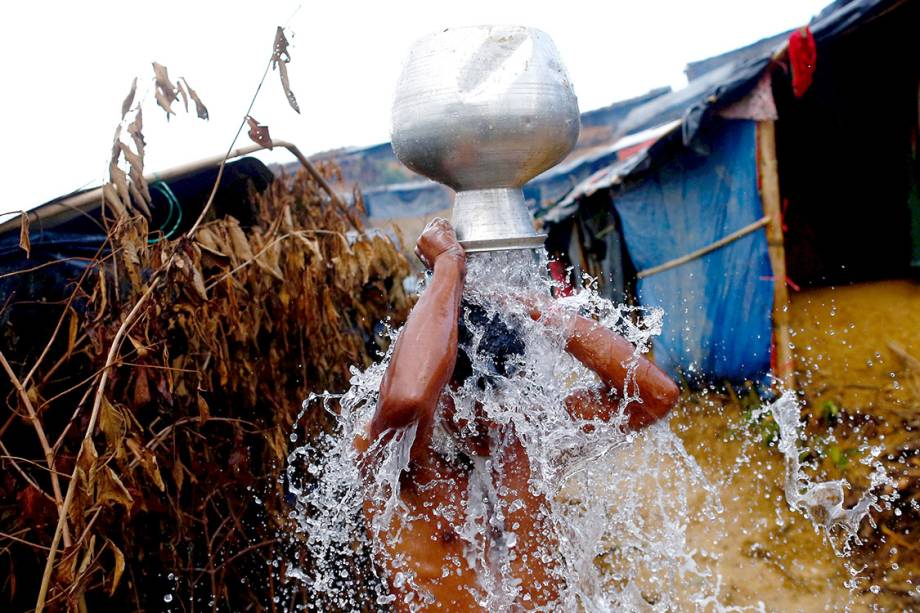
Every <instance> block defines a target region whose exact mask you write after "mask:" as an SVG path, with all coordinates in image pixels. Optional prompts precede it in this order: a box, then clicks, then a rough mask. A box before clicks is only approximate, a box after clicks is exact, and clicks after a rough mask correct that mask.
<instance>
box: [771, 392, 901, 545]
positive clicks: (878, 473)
mask: <svg viewBox="0 0 920 613" xmlns="http://www.w3.org/2000/svg"><path fill="white" fill-rule="evenodd" d="M765 412H769V414H770V415H772V416H773V419H774V420H775V421H776V424H777V426H778V427H779V441H778V444H777V447H778V449H779V451H780V453H782V454H783V457H784V461H785V464H786V478H785V483H784V488H783V489H784V493H785V496H786V502H787V503H788V504H789V506H790V507H791V508H793V509H795V510H797V511H799V512H800V513H802V514H803V515H804V516H805V517H806V518H808V520H809V521H810V522H811V523H812V524H813V525H814V526H815V528H816V529H820V530H822V531H823V532H824V534H825V536H826V537H827V539H828V541H829V542H830V543H831V545H832V546H833V548H834V551H835V552H836V553H837V555H839V556H841V557H845V556H847V555H849V553H850V552H851V549H852V546H853V545H858V544H860V543H861V541H860V539H859V528H860V526H861V525H862V522H863V520H867V521H868V522H870V524H871V525H872V526H873V527H874V526H875V522H874V521H873V519H872V516H871V515H870V512H871V511H873V510H875V511H881V510H883V508H890V505H891V502H893V501H894V497H895V496H896V494H892V495H885V494H878V492H879V490H880V489H882V488H883V487H884V486H886V485H887V486H891V490H892V491H893V492H897V488H896V484H895V482H894V480H893V479H892V478H891V477H890V476H889V475H888V474H887V473H886V471H885V468H884V467H883V466H882V464H881V462H879V461H877V457H878V455H879V453H880V452H881V448H871V449H868V451H869V453H868V454H867V455H866V456H865V457H864V458H863V459H862V460H861V461H862V462H863V463H864V464H866V465H868V466H872V469H873V470H872V472H871V473H870V474H869V486H868V487H867V488H866V489H865V490H864V491H863V493H862V494H861V495H860V497H859V499H858V500H857V501H856V503H854V504H853V505H852V506H850V507H846V506H845V505H844V499H845V497H846V492H847V490H849V489H851V485H850V483H849V482H848V481H846V480H844V479H837V480H832V481H816V480H814V479H813V478H812V477H810V476H809V474H808V473H807V472H806V470H805V468H804V467H803V465H802V461H801V460H800V455H801V453H802V449H801V446H800V444H799V441H800V440H801V438H802V432H801V430H802V427H801V417H800V413H801V407H800V405H799V402H798V400H797V399H796V396H795V393H794V392H791V391H786V392H784V393H783V394H782V395H781V396H780V397H779V398H778V399H777V400H776V401H774V402H773V403H771V404H768V405H765V406H764V407H763V408H762V409H761V410H760V413H765ZM882 505H884V507H883V506H882Z"/></svg>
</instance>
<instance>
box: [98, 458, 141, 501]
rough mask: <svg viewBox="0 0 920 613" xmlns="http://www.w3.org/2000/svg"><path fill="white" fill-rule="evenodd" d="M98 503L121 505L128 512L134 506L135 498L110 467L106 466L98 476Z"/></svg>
mask: <svg viewBox="0 0 920 613" xmlns="http://www.w3.org/2000/svg"><path fill="white" fill-rule="evenodd" d="M96 502H98V503H100V504H105V503H107V502H112V503H115V504H120V505H121V506H123V507H124V508H125V510H127V511H130V510H131V507H132V506H133V505H134V498H133V497H132V496H131V493H130V492H129V491H128V488H126V487H125V484H124V483H122V482H121V479H120V478H119V477H118V475H117V474H115V471H114V470H112V467H110V466H105V467H104V468H103V469H102V470H101V471H99V473H98V474H97V475H96Z"/></svg>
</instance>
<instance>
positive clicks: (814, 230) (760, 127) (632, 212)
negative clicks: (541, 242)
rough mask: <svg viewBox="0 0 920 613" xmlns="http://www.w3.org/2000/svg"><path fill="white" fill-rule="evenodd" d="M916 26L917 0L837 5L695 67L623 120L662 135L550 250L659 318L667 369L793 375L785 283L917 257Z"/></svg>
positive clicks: (854, 275)
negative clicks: (802, 24) (674, 87)
mask: <svg viewBox="0 0 920 613" xmlns="http://www.w3.org/2000/svg"><path fill="white" fill-rule="evenodd" d="M918 23H920V4H918V3H916V2H908V1H906V0H854V1H848V2H847V1H840V2H836V3H834V4H832V5H830V6H829V7H827V8H826V9H825V10H824V11H823V12H822V13H821V14H819V15H818V16H817V17H815V18H814V19H813V20H812V22H811V23H810V24H809V26H808V27H807V28H801V29H798V30H795V31H793V32H792V33H791V34H788V35H781V36H778V37H774V38H773V39H772V40H771V39H766V40H765V41H760V42H759V43H755V44H754V45H750V46H748V47H745V48H743V49H741V50H738V52H737V53H732V52H730V53H727V54H723V55H721V56H717V57H715V58H711V59H710V60H706V61H703V62H696V63H694V64H691V66H693V67H694V70H693V71H689V70H688V75H689V76H690V78H691V80H690V82H689V84H688V86H687V87H686V88H684V89H682V90H679V91H676V92H673V93H671V94H668V95H665V96H661V97H659V98H656V99H655V100H653V101H651V102H649V103H648V104H646V105H643V106H641V107H639V108H637V109H635V110H634V111H633V112H632V113H631V114H630V115H629V116H628V117H627V118H626V119H625V120H624V122H623V124H622V126H621V128H622V130H623V132H624V133H625V134H634V133H637V132H642V131H647V130H650V129H654V128H655V127H661V126H667V125H669V122H674V123H672V124H670V125H672V127H671V128H670V129H667V130H666V131H665V133H664V134H663V135H661V136H660V137H659V138H657V139H656V140H654V141H653V142H651V143H650V144H648V146H647V147H645V148H644V149H642V150H641V151H639V152H637V153H635V154H634V155H632V156H630V157H628V158H626V159H620V160H617V161H616V162H614V163H612V164H609V165H607V166H606V167H604V168H603V169H601V170H599V171H597V172H596V173H594V174H593V175H591V176H590V177H588V178H587V179H585V180H584V181H582V182H581V183H579V184H578V185H577V186H576V187H575V188H574V189H572V190H571V191H570V192H569V193H568V194H567V195H566V196H565V197H564V198H562V199H561V200H560V201H559V203H558V204H557V205H556V206H555V207H553V208H552V209H550V210H549V212H548V213H547V214H546V215H545V216H544V217H543V219H544V222H545V223H546V224H547V226H548V227H549V228H550V239H549V241H548V245H547V246H548V248H549V249H550V251H552V252H554V253H556V254H557V255H560V256H562V257H563V258H566V259H568V260H569V262H570V263H571V264H572V265H573V266H574V268H575V269H576V273H581V272H586V273H589V274H591V275H593V276H595V277H598V278H599V279H600V280H601V284H602V286H603V287H604V291H605V292H606V293H607V294H608V295H609V296H611V297H613V298H616V299H627V300H634V301H637V302H638V303H639V304H642V305H643V306H649V307H652V306H656V307H662V308H663V309H664V310H665V323H664V330H663V333H662V335H661V337H660V339H659V340H658V342H657V343H656V345H655V352H656V358H657V359H658V360H659V362H660V363H661V364H662V365H663V366H664V367H665V368H666V369H667V370H668V371H669V372H671V373H672V374H675V375H677V374H680V375H683V376H686V377H688V378H697V377H700V378H702V379H703V380H744V379H749V380H750V379H753V380H759V379H762V378H763V377H764V376H765V375H766V374H767V373H768V372H770V370H771V366H772V367H773V370H774V371H775V372H777V373H778V374H779V375H780V376H782V377H783V378H785V379H787V380H788V379H789V378H790V375H791V354H790V353H789V344H790V339H789V337H788V334H789V331H788V325H787V317H788V315H787V312H786V311H787V310H786V303H787V299H788V291H789V290H788V287H797V286H798V285H828V284H834V283H845V282H852V281H857V280H866V279H873V278H884V277H898V276H906V275H908V274H910V268H911V258H912V257H913V263H914V266H917V265H920V258H918V248H920V207H918V204H917V202H918V201H920V198H918V197H917V194H918V188H917V176H918V172H917V169H918V165H917V135H918V127H917V126H918V83H920V56H918V54H917V53H916V47H915V42H914V38H915V35H916V32H915V30H916V24H918ZM912 224H913V225H912ZM912 228H913V230H911V229H912ZM912 250H913V255H912ZM771 349H772V351H771ZM771 354H772V359H773V362H774V363H773V364H771Z"/></svg>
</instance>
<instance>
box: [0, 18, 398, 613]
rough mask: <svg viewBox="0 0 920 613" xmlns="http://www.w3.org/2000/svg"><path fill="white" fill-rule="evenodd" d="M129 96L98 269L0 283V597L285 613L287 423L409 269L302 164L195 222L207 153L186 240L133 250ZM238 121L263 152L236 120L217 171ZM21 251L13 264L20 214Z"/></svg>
mask: <svg viewBox="0 0 920 613" xmlns="http://www.w3.org/2000/svg"><path fill="white" fill-rule="evenodd" d="M287 46H288V45H287V39H286V38H285V36H284V32H283V30H282V29H281V28H279V29H278V32H277V33H276V36H275V40H274V43H273V48H272V55H271V59H270V60H269V63H268V64H267V66H266V73H265V74H267V72H268V69H269V67H270V66H274V67H276V68H278V70H279V72H280V74H281V81H282V87H283V88H284V91H285V94H286V95H287V97H288V101H289V103H290V104H291V106H292V108H294V110H296V111H298V112H299V108H298V106H297V103H296V100H295V99H294V96H293V93H291V91H290V85H289V82H288V78H287V69H286V64H287V63H288V62H290V55H289V53H288V50H287ZM153 70H154V96H155V99H156V103H157V104H158V105H159V106H160V107H161V108H162V109H163V110H164V111H165V112H166V113H167V118H168V116H169V115H170V114H174V113H175V110H174V109H173V106H172V105H173V103H174V102H176V101H178V100H180V99H181V101H182V105H183V107H184V109H185V111H186V112H188V109H189V99H191V100H192V101H193V102H194V104H195V110H196V113H197V115H198V117H200V118H201V119H207V118H208V111H207V109H206V108H205V106H204V104H203V103H202V102H201V99H200V98H199V96H198V94H197V93H196V92H195V90H194V89H192V87H191V86H190V85H189V83H188V81H187V80H186V79H185V78H184V77H180V78H179V79H178V81H176V83H175V84H174V83H173V82H172V81H171V80H170V78H169V74H168V70H167V68H166V67H165V66H162V65H160V64H157V63H154V64H153ZM264 79H265V75H263V77H262V81H264ZM261 85H262V83H261V82H260V84H259V87H258V88H256V93H255V94H254V96H253V102H254V101H255V97H256V96H257V95H258V91H259V89H260V88H261ZM136 94H137V80H136V79H135V81H134V82H133V83H132V85H131V88H130V91H129V93H128V95H127V96H126V97H125V99H124V101H123V103H122V107H121V121H120V123H119V125H118V128H117V129H116V131H115V136H114V139H113V142H112V153H111V158H110V162H109V168H108V170H109V181H108V182H107V183H106V184H105V185H104V186H103V188H102V190H101V196H100V200H101V202H100V203H101V204H102V206H103V209H102V210H103V215H102V222H103V223H104V224H105V229H106V239H105V241H104V243H103V244H102V245H101V246H100V248H99V251H98V252H97V254H96V256H95V257H93V258H88V259H87V258H65V259H64V260H61V261H62V262H69V261H71V260H75V261H80V262H81V265H79V266H76V267H74V268H73V271H74V272H73V275H72V277H70V278H68V280H67V284H66V287H65V288H61V287H60V283H59V282H58V283H56V284H52V286H51V287H47V286H45V287H43V286H42V283H46V281H43V280H42V279H41V277H36V276H33V275H35V274H36V273H37V272H38V271H39V270H43V269H44V268H45V267H46V265H47V264H42V265H38V266H35V267H32V268H24V269H23V270H21V271H18V272H14V273H10V274H8V275H4V276H10V275H18V276H19V277H20V278H21V279H22V282H21V284H20V288H19V289H20V290H21V293H22V295H17V296H15V297H12V296H11V297H9V298H6V299H4V302H2V303H0V324H2V326H0V366H2V367H3V374H2V375H0V390H2V391H3V392H4V395H3V398H4V399H5V400H6V407H7V409H8V414H7V416H6V417H5V418H4V419H3V420H2V421H0V466H2V467H3V471H2V472H0V564H2V565H3V566H4V567H6V568H5V570H6V571H7V572H6V577H5V578H3V577H2V576H0V590H2V593H3V594H4V596H3V598H5V599H6V601H7V603H8V605H9V607H10V608H11V609H12V610H28V609H32V608H33V607H35V608H37V609H39V610H41V609H44V608H49V609H53V610H87V609H88V608H89V609H102V610H148V609H154V610H160V609H162V608H164V605H165V608H171V609H176V610H195V609H206V610H207V609H210V610H218V609H224V610H243V609H250V608H254V609H257V610H262V609H272V610H275V609H276V608H279V607H283V606H285V605H287V606H288V607H290V606H292V605H293V604H294V602H293V601H292V600H291V599H293V600H297V599H301V600H300V602H302V599H303V598H304V597H305V596H304V594H302V593H301V592H299V591H298V590H297V589H296V588H295V589H290V588H289V589H282V588H281V586H278V585H277V578H278V577H279V576H283V574H282V573H283V570H284V569H283V566H284V563H285V560H287V559H290V556H291V555H292V554H291V552H290V549H291V547H296V543H293V542H291V541H290V539H288V538H286V537H285V536H284V535H285V534H287V533H288V531H287V530H286V528H285V522H286V521H287V519H286V517H287V512H288V510H289V509H288V503H287V502H286V501H285V488H284V484H283V481H282V476H283V469H284V465H285V463H286V458H287V452H288V445H289V440H290V439H289V436H290V434H291V429H292V427H293V424H294V419H295V417H296V416H297V414H298V412H299V411H300V408H301V402H302V401H303V399H304V398H306V397H307V396H308V395H309V394H310V393H311V392H321V391H324V390H341V389H343V388H344V387H345V386H346V385H347V380H348V373H349V371H348V369H349V367H350V366H352V365H357V366H359V367H364V366H367V365H369V363H370V361H371V360H372V359H373V358H374V357H375V353H376V352H377V351H379V350H380V349H383V347H382V346H381V345H382V344H383V343H385V342H386V341H385V339H386V336H385V335H382V334H380V332H381V330H380V326H381V324H380V322H381V321H382V320H384V319H385V318H389V317H392V318H393V322H394V324H398V323H400V322H401V321H402V319H404V317H405V316H406V314H407V313H408V308H409V306H410V305H409V299H408V298H407V296H406V294H405V293H404V291H403V286H402V280H403V278H404V277H405V276H406V275H407V274H408V265H407V262H406V259H405V258H404V257H403V256H402V255H401V254H400V253H399V251H398V250H397V248H396V247H394V245H393V244H392V243H391V242H390V241H389V240H388V239H386V238H385V237H383V236H382V235H379V234H376V233H373V232H367V231H365V229H364V228H363V226H362V224H361V222H360V221H359V217H360V215H357V216H356V214H355V213H356V212H358V213H360V207H361V205H360V194H357V193H356V201H357V203H358V204H357V207H356V208H355V209H348V208H347V207H345V205H344V204H343V203H342V201H341V200H340V199H339V197H338V196H337V195H336V194H335V193H333V192H332V190H331V188H330V187H329V184H328V182H327V178H329V177H331V176H333V175H335V174H336V173H337V172H338V170H337V169H336V168H334V167H326V168H322V169H319V170H317V169H316V168H315V167H313V166H312V165H311V164H310V162H309V161H307V160H306V159H305V158H304V159H302V160H301V162H302V163H303V164H305V165H306V168H305V170H303V171H301V172H299V173H298V174H297V175H295V176H293V177H287V176H285V177H281V178H278V179H276V180H275V181H274V182H273V183H272V184H271V185H270V186H269V187H268V189H267V190H266V191H265V192H263V193H261V194H255V193H254V192H253V193H252V194H251V201H250V202H248V203H236V204H237V205H242V206H244V207H246V206H248V207H249V208H250V209H251V211H250V212H251V213H252V215H251V216H250V217H251V218H252V219H254V220H255V221H254V222H253V223H252V224H251V225H249V226H248V227H243V226H242V225H241V224H240V223H239V222H238V221H237V220H236V219H235V218H233V217H232V216H229V215H226V216H220V217H218V216H215V214H214V212H213V210H212V204H213V203H214V199H215V196H216V194H217V190H218V185H219V183H220V180H221V177H222V175H223V170H224V166H225V162H226V159H225V160H224V162H222V163H221V164H220V167H219V171H218V174H217V179H216V182H215V185H214V187H213V189H212V190H211V194H210V196H209V197H208V200H207V202H206V203H205V204H204V206H203V209H202V211H201V213H200V216H199V217H198V219H197V220H196V221H195V222H194V224H192V226H191V228H190V229H189V230H188V232H187V233H186V234H185V235H183V236H181V237H179V238H174V239H167V238H166V237H164V236H162V235H161V234H159V233H157V234H155V235H151V234H150V233H149V231H148V230H149V229H148V225H147V223H148V219H150V217H151V211H150V207H151V205H152V198H151V195H150V191H149V189H148V185H147V182H146V179H145V177H144V154H145V146H146V143H145V141H144V135H143V115H142V108H141V103H140V102H137V103H136V102H135V97H136ZM250 108H251V105H250ZM247 121H248V122H249V123H250V128H251V130H250V135H251V136H252V138H253V140H255V141H256V142H260V143H262V144H265V145H267V146H269V147H270V146H271V139H270V137H269V136H268V128H267V127H266V126H263V125H261V124H258V122H256V121H255V120H253V119H252V118H251V117H249V115H248V111H247V115H246V116H245V117H244V120H243V121H242V122H241V124H240V129H239V130H238V131H237V134H236V137H234V139H233V142H232V143H231V145H230V148H229V149H228V155H229V152H230V150H232V148H233V145H234V143H235V142H236V138H237V137H238V136H239V133H240V131H241V130H242V128H243V126H245V125H246V123H247ZM123 131H124V132H125V133H126V136H125V138H124V139H123V138H122V133H123ZM297 155H298V156H300V154H299V152H298V153H297ZM301 157H302V156H301ZM20 247H21V248H22V249H23V250H24V251H25V252H26V254H27V255H28V253H29V250H30V249H31V244H30V231H29V219H28V217H27V216H26V215H25V214H23V216H22V230H21V234H20ZM57 263H59V262H51V264H57ZM43 292H44V293H43ZM18 293H19V290H17V294H18ZM47 294H57V296H56V298H58V297H59V298H60V300H54V302H53V303H52V304H48V305H47V306H48V307H50V310H51V311H52V312H53V314H54V315H53V316H51V317H47V316H43V317H40V318H37V317H35V313H36V311H35V310H34V309H30V306H29V305H35V304H43V305H45V304H46V303H47V301H46V298H47ZM14 298H15V299H14ZM42 313H47V309H45V310H43V311H42ZM3 375H5V377H4V376H3ZM298 423H299V425H298V428H300V429H302V430H306V432H301V440H303V439H304V438H305V437H304V436H303V435H305V434H311V435H315V434H317V433H319V432H322V431H323V430H324V429H325V428H326V427H328V425H329V424H328V416H327V415H324V414H321V413H320V414H308V415H307V416H306V418H305V419H302V420H301V421H300V422H298ZM282 552H286V554H285V555H282ZM282 595H283V597H284V598H285V599H288V602H286V603H282V602H281V596H282ZM167 603H172V604H167ZM4 606H5V605H4Z"/></svg>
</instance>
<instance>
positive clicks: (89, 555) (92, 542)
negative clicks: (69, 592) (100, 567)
mask: <svg viewBox="0 0 920 613" xmlns="http://www.w3.org/2000/svg"><path fill="white" fill-rule="evenodd" d="M95 553H96V535H95V534H93V535H91V536H90V537H89V545H88V546H87V548H86V550H85V551H84V552H83V559H81V560H80V566H79V567H78V568H77V574H78V575H82V574H83V573H84V572H86V569H87V568H89V563H90V562H92V560H93V555H94V554H95Z"/></svg>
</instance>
